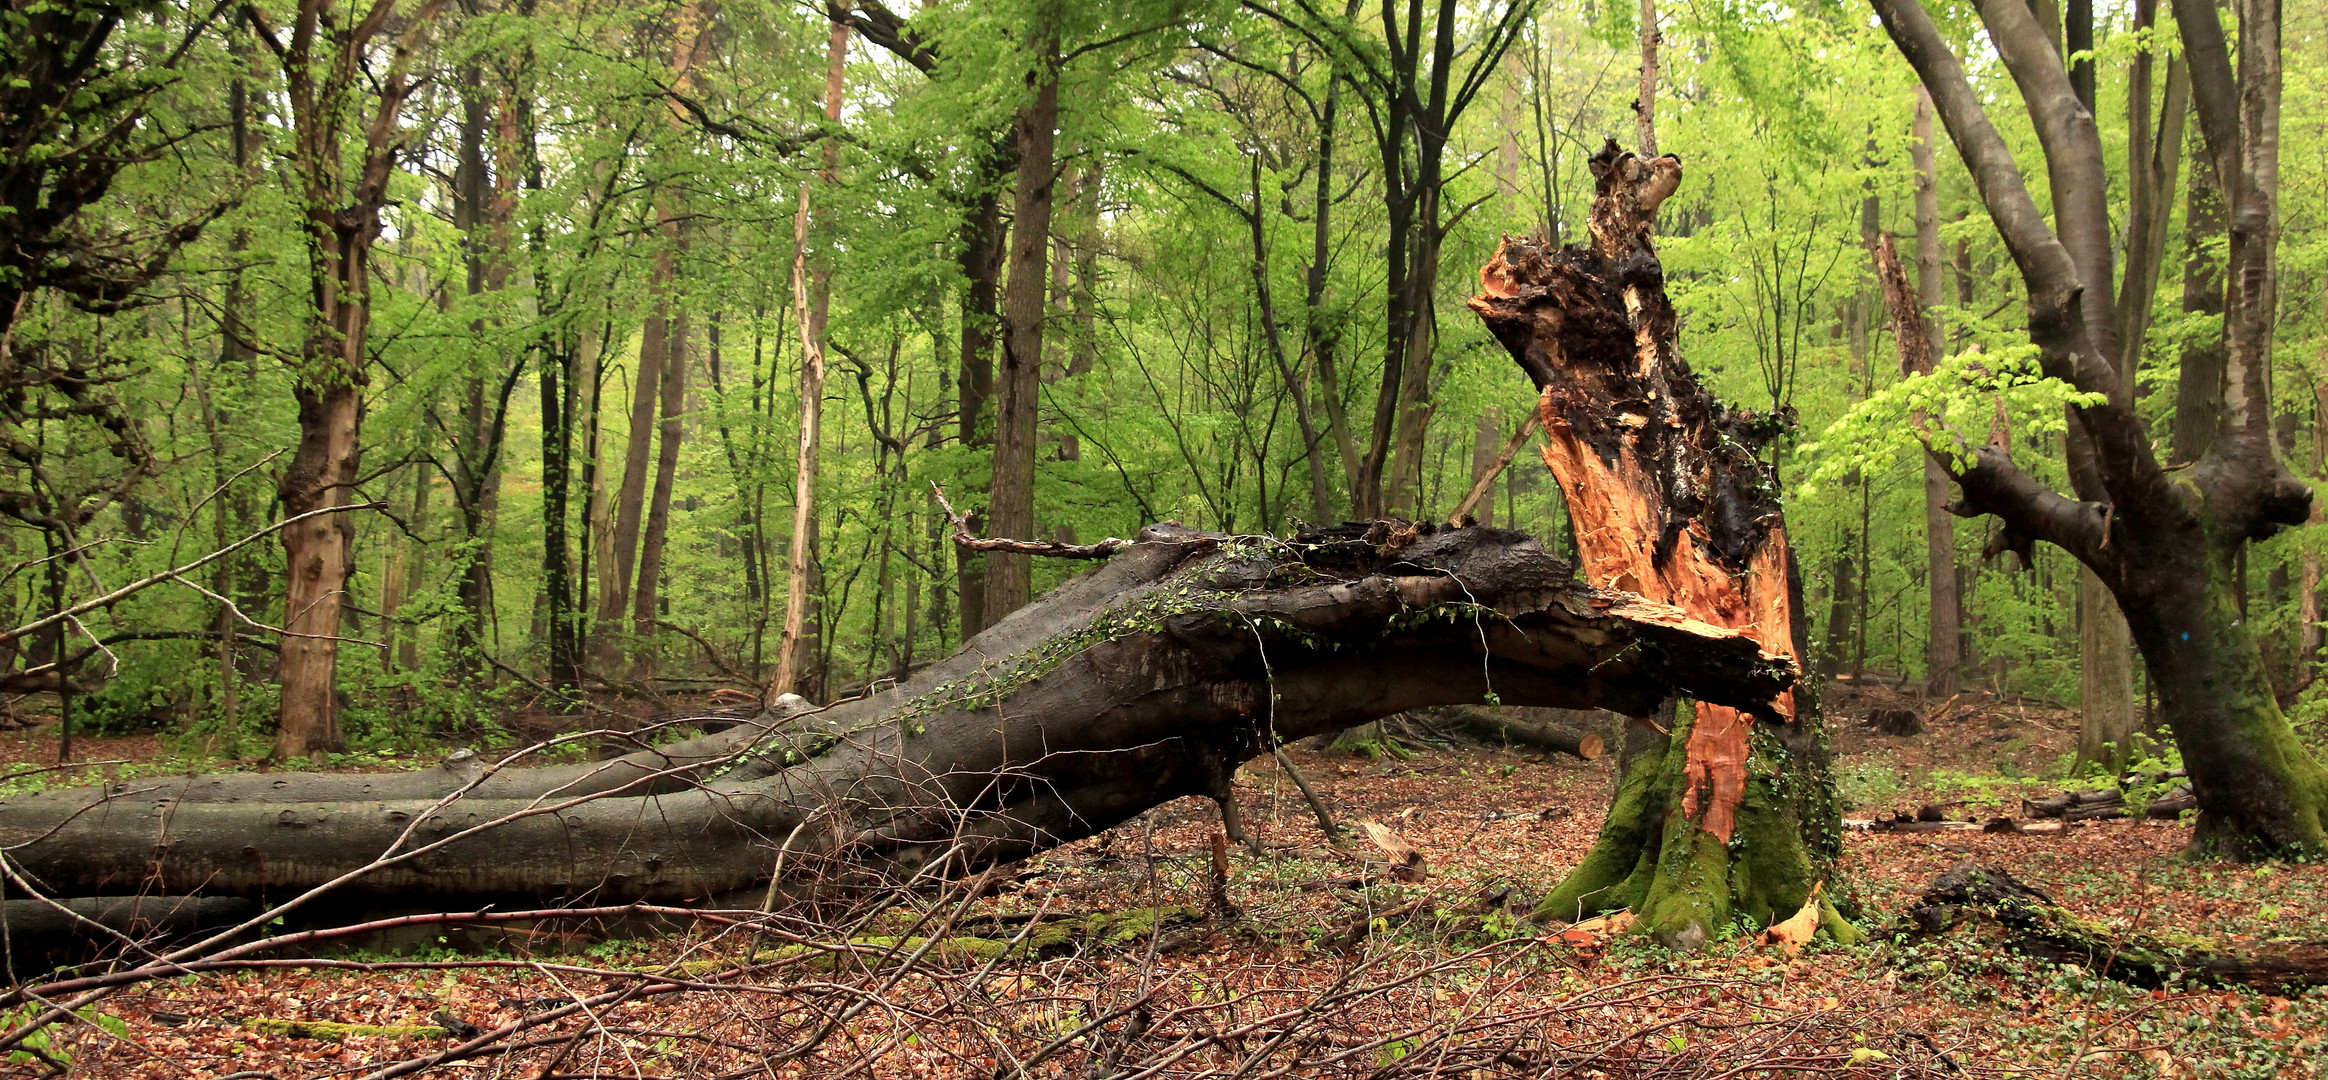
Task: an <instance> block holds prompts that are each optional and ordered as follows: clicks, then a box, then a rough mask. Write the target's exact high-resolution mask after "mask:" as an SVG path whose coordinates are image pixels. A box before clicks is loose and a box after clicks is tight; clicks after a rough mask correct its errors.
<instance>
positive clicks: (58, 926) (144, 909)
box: [0, 896, 258, 972]
mask: <svg viewBox="0 0 2328 1080" xmlns="http://www.w3.org/2000/svg"><path fill="white" fill-rule="evenodd" d="M257 912H258V907H257V906H256V905H254V904H252V903H251V902H250V901H249V900H246V899H243V898H242V897H239V896H106V897H83V898H80V899H73V900H64V901H58V902H51V901H48V900H8V901H0V931H4V932H5V933H6V935H7V949H6V953H7V961H8V968H9V970H11V971H18V972H22V971H38V970H45V969H47V968H50V967H53V966H55V965H56V964H59V963H63V962H66V961H68V960H70V959H72V958H74V957H76V956H79V955H85V953H86V950H87V948H88V947H89V945H90V944H95V945H96V946H98V947H100V948H103V947H106V946H109V945H110V946H118V945H120V944H122V943H123V942H125V941H136V942H138V943H139V946H140V947H141V948H144V949H151V948H155V947H157V946H161V945H166V944H167V943H169V942H171V941H175V940H179V939H182V938H186V937H189V936H192V935H195V934H200V933H207V932H210V931H214V930H223V929H226V928H228V927H231V926H233V925H235V924H236V923H239V922H241V921H243V920H244V919H247V918H250V917H251V916H252V915H254V914H257ZM92 923H94V924H96V925H95V926H92V925H90V924H92ZM107 931H110V932H111V933H108V932H107ZM116 935H119V936H116ZM132 951H133V954H134V958H138V959H142V958H143V953H142V952H137V951H136V950H132Z"/></svg>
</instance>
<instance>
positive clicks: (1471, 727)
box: [1430, 705, 1604, 761]
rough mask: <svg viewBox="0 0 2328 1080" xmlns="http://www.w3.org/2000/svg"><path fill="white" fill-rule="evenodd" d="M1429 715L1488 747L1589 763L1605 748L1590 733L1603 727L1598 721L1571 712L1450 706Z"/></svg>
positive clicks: (1594, 717) (1594, 733) (1569, 710)
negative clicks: (1549, 752)
mask: <svg viewBox="0 0 2328 1080" xmlns="http://www.w3.org/2000/svg"><path fill="white" fill-rule="evenodd" d="M1430 715H1431V716H1432V718H1433V719H1437V720H1441V721H1444V722H1446V723H1447V724H1449V725H1451V726H1453V727H1454V728H1456V729H1457V730H1458V731H1461V732H1462V733H1463V734H1464V735H1467V736H1469V737H1471V738H1474V739H1477V740H1479V741H1481V742H1484V743H1487V744H1489V745H1491V746H1496V745H1500V746H1526V747H1530V748H1533V749H1537V750H1554V751H1558V752H1560V753H1563V754H1567V755H1569V756H1570V757H1577V758H1583V759H1584V760H1586V761H1591V760H1593V759H1595V758H1598V757H1600V756H1601V749H1602V747H1603V745H1604V743H1603V740H1602V738H1601V735H1600V733H1599V732H1597V731H1594V730H1593V728H1594V727H1600V726H1604V725H1602V724H1601V723H1600V722H1599V718H1598V717H1596V716H1594V715H1593V714H1591V713H1582V712H1577V711H1575V710H1571V709H1527V708H1516V707H1504V708H1491V707H1483V706H1474V705H1451V706H1448V707H1447V708H1444V709H1434V710H1432V712H1431V714H1430ZM1587 725H1589V726H1587Z"/></svg>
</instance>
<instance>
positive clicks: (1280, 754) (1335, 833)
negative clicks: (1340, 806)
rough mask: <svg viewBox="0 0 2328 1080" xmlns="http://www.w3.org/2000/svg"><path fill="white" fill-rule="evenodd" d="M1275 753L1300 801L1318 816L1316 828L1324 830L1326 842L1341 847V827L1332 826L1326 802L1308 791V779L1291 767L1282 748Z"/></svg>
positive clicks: (1291, 764)
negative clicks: (1290, 779)
mask: <svg viewBox="0 0 2328 1080" xmlns="http://www.w3.org/2000/svg"><path fill="white" fill-rule="evenodd" d="M1276 753H1277V767H1278V768H1280V769H1283V770H1285V775H1286V776H1288V777H1291V778H1292V779H1293V786H1294V787H1296V788H1299V789H1300V790H1301V801H1303V802H1306V803H1308V804H1309V808H1310V813H1313V814H1316V815H1317V816H1318V828H1319V829H1321V830H1324V832H1325V834H1326V842H1327V843H1329V844H1332V845H1334V846H1335V847H1341V846H1342V827H1341V826H1339V825H1336V824H1334V815H1333V813H1332V812H1331V811H1329V810H1327V809H1326V801H1325V800H1324V799H1321V798H1318V793H1317V792H1315V791H1313V790H1311V789H1310V786H1309V779H1308V778H1307V777H1304V776H1303V775H1302V774H1301V770H1300V769H1296V768H1294V767H1293V759H1292V758H1290V757H1287V756H1286V754H1285V748H1284V747H1282V746H1280V747H1277V748H1276Z"/></svg>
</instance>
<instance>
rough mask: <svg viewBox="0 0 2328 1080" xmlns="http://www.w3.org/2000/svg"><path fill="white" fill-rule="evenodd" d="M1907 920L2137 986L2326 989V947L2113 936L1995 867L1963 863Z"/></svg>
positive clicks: (1916, 927)
mask: <svg viewBox="0 0 2328 1080" xmlns="http://www.w3.org/2000/svg"><path fill="white" fill-rule="evenodd" d="M1905 921H1906V923H1907V926H1908V928H1909V929H1911V930H1912V931H1913V932H1915V933H1917V934H1919V935H1924V936H1931V935H1936V934H1941V933H1947V932H1952V931H1962V930H1964V929H1966V928H1968V927H1979V926H1983V925H1985V926H1992V927H1995V928H1996V929H1998V930H1999V931H2001V932H2002V934H2003V937H2004V941H2005V944H2006V946H2007V947H2008V948H2011V949H2012V950H2013V951H2015V952H2018V953H2021V954H2023V955H2026V956H2033V957H2037V958H2039V959H2043V960H2051V961H2054V962H2057V963H2074V964H2077V965H2079V966H2081V967H2083V968H2085V969H2086V970H2088V971H2091V972H2093V973H2094V974H2096V975H2099V976H2101V977H2102V978H2105V979H2115V980H2117V981H2119V982H2124V983H2131V984H2133V985H2135V986H2143V987H2163V986H2167V985H2169V984H2171V983H2174V982H2176V981H2185V980H2187V981H2191V982H2198V983H2206V984H2212V985H2217V986H2249V987H2254V988H2255V989H2257V990H2262V991H2265V992H2268V993H2282V994H2284V993H2289V992H2291V991H2296V990H2301V989H2304V988H2306V987H2313V986H2328V942H2320V941H2271V942H2259V943H2255V944H2254V945H2252V946H2248V947H2242V948H2238V949H2231V948H2226V947H2223V946H2220V945H2217V944H2215V943H2213V942H2209V941H2206V940H2204V939H2200V938H2196V937H2190V936H2186V935H2174V936H2172V937H2171V938H2170V937H2167V936H2162V935H2156V934H2143V933H2137V932H2132V931H2128V932H2125V933H2119V932H2115V931H2112V930H2109V929H2107V928H2105V927H2102V926H2100V925H2097V924H2095V923H2092V922H2090V921H2088V920H2084V919H2080V918H2078V917H2076V916H2075V915H2072V914H2071V913H2070V912H2069V911H2068V910H2067V909H2065V908H2063V907H2062V906H2061V905H2060V904H2059V903H2057V902H2056V901H2055V900H2054V899H2053V898H2052V897H2050V896H2047V895H2046V894H2045V893H2043V892H2041V891H2039V890H2037V889H2034V888H2032V887H2030V886H2028V885H2025V884H2023V883H2022V882H2020V881H2019V880H2017V879H2015V878H2014V877H2013V875H2012V874H2010V873H2007V872H2006V871H2005V870H2004V869H2002V868H2001V867H1995V866H1981V865H1975V864H1972V863H1965V864H1962V865H1959V866H1957V867H1955V868H1954V869H1951V870H1949V871H1948V872H1946V873H1943V874H1941V875H1940V876H1939V877H1938V878H1936V879H1934V880H1933V882H1932V884H1931V885H1930V886H1929V887H1928V888H1926V889H1925V890H1924V893H1923V896H1922V897H1921V898H1920V899H1919V900H1918V902H1917V904H1916V905H1915V906H1914V907H1912V908H1910V909H1908V912H1907V916H1906V920H1905Z"/></svg>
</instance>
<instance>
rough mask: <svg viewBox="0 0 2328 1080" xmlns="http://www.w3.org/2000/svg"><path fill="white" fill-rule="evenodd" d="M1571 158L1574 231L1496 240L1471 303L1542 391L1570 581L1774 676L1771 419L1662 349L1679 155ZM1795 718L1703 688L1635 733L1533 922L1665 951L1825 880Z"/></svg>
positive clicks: (1670, 349)
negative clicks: (1725, 637)
mask: <svg viewBox="0 0 2328 1080" xmlns="http://www.w3.org/2000/svg"><path fill="white" fill-rule="evenodd" d="M1591 165H1592V169H1593V174H1594V176H1595V178H1596V180H1597V193H1596V196H1595V198H1594V202H1593V208H1592V212H1591V216H1590V219H1589V225H1590V228H1591V233H1592V239H1591V243H1590V244H1589V245H1585V246H1572V247H1568V248H1565V249H1561V250H1557V251H1555V250H1551V249H1550V248H1548V247H1546V246H1545V245H1543V244H1540V243H1538V242H1535V241H1532V240H1520V239H1506V240H1505V241H1504V243H1503V246H1502V247H1500V248H1499V249H1498V250H1497V252H1496V254H1495V256H1494V258H1492V259H1491V260H1490V261H1489V262H1488V265H1487V267H1486V268H1485V269H1483V270H1481V271H1480V287H1481V294H1482V295H1480V296H1478V297H1475V298H1473V299H1472V301H1471V306H1472V308H1473V309H1474V310H1476V311H1478V312H1479V313H1480V315H1481V316H1482V317H1483V318H1485V319H1486V321H1487V325H1488V328H1489V329H1490V330H1491V331H1492V332H1493V333H1494V334H1495V335H1496V337H1497V338H1498V339H1499V340H1501V341H1502V342H1503V343H1504V345H1505V347H1506V348H1508V349H1510V350H1511V352H1512V355H1513V356H1514V358H1516V359H1517V360H1518V361H1519V364H1520V366H1521V368H1523V369H1524V370H1526V371H1527V373H1528V376H1529V377H1530V378H1531V379H1532V380H1534V382H1535V384H1536V385H1537V386H1538V387H1539V388H1540V389H1541V391H1542V394H1541V397H1540V399H1539V403H1538V411H1539V413H1540V415H1541V417H1542V420H1543V426H1544V432H1545V441H1546V446H1545V448H1544V450H1543V456H1544V461H1545V463H1546V464H1547V465H1549V466H1550V467H1551V469H1552V472H1553V475H1554V476H1555V477H1556V478H1557V479H1558V480H1559V483H1560V487H1561V493H1562V495H1563V496H1564V497H1565V499H1566V502H1567V506H1568V512H1569V517H1570V520H1571V522H1572V523H1573V524H1574V526H1575V532H1576V546H1577V551H1578V553H1579V562H1580V564H1581V565H1580V567H1579V573H1580V574H1581V575H1582V576H1583V577H1584V578H1585V580H1586V581H1588V582H1591V583H1594V584H1599V585H1604V586H1607V587H1610V588H1617V589H1625V590H1631V591H1638V592H1640V593H1641V594H1642V595H1644V596H1646V597H1649V598H1651V599H1653V600H1656V601H1659V602H1664V603H1671V604H1674V605H1675V606H1677V607H1680V608H1682V609H1684V610H1686V611H1688V612H1690V613H1691V615H1692V616H1694V617H1696V618H1698V619H1701V620H1704V621H1706V622H1708V623H1712V624H1715V625H1720V626H1726V627H1731V628H1735V629H1737V630H1740V631H1742V632H1744V633H1746V634H1748V635H1749V636H1751V637H1753V638H1754V639H1755V640H1757V641H1759V642H1761V643H1763V647H1765V648H1767V649H1769V650H1771V653H1772V655H1773V658H1774V659H1776V660H1779V661H1781V662H1784V663H1786V664H1788V666H1789V667H1791V666H1792V665H1793V657H1794V656H1795V655H1796V652H1797V647H1796V641H1797V637H1798V627H1797V623H1798V619H1797V618H1796V608H1797V601H1796V598H1795V588H1796V583H1795V578H1794V567H1793V560H1792V555H1791V553H1790V552H1789V550H1788V548H1787V544H1786V533H1785V528H1784V524H1783V521H1782V519H1781V516H1780V512H1779V507H1778V503H1777V498H1776V489H1775V486H1774V485H1773V482H1772V480H1771V478H1770V477H1769V475H1768V473H1767V471H1766V469H1765V467H1764V465H1763V464H1762V463H1761V462H1760V461H1758V460H1757V459H1756V457H1755V451H1756V448H1757V447H1759V446H1760V445H1762V444H1763V443H1764V442H1766V441H1768V438H1769V436H1770V435H1772V434H1774V433H1775V432H1776V431H1777V430H1778V425H1777V424H1775V423H1773V422H1772V418H1769V417H1763V416H1757V415H1755V414H1753V413H1743V412H1742V413H1733V412H1732V411H1730V410H1729V409H1727V408H1726V407H1724V406H1723V405H1722V404H1721V403H1720V402H1718V401H1716V400H1715V399H1714V398H1713V397H1712V396H1711V395H1710V394H1708V393H1707V392H1706V391H1705V390H1704V388H1703V387H1701V386H1699V385H1698V382H1697V380H1696V378H1695V377H1694V376H1692V375H1691V374H1690V372H1689V369H1688V367H1687V365H1685V364H1684V363H1683V362H1682V361H1681V358H1680V356H1679V355H1678V354H1677V353H1676V352H1675V351H1674V336H1675V325H1676V324H1675V317H1674V312H1673V307H1672V305H1671V304H1670V303H1669V302H1668V301H1667V299H1666V296H1665V287H1664V269H1663V267H1662V266H1661V265H1660V264H1659V263H1658V260H1657V253H1656V250H1655V247H1654V245H1653V243H1652V236H1653V232H1654V228H1653V226H1654V220H1655V214H1656V211H1657V206H1658V204H1659V203H1661V202H1662V201H1664V199H1665V198H1666V197H1667V196H1669V195H1671V194H1672V193H1673V191H1674V190H1675V189H1676V188H1677V187H1678V186H1679V185H1680V183H1681V162H1680V160H1679V159H1677V158H1674V157H1672V156H1670V155H1669V156H1665V157H1660V158H1655V159H1644V158H1641V157H1639V156H1636V155H1634V154H1632V153H1629V152H1623V151H1621V150H1619V148H1618V147H1617V146H1616V144H1615V143H1614V142H1613V141H1612V142H1610V143H1609V144H1608V145H1607V146H1606V147H1605V148H1604V149H1603V150H1602V151H1601V152H1600V153H1599V154H1597V155H1595V156H1594V157H1593V159H1592V161H1591ZM1799 711H1801V710H1798V708H1797V701H1796V697H1795V695H1794V694H1793V693H1792V692H1789V693H1787V694H1783V695H1781V696H1780V697H1779V698H1778V699H1777V700H1776V701H1774V702H1773V705H1772V708H1771V709H1770V710H1768V711H1767V715H1768V717H1769V719H1771V720H1773V721H1775V722H1774V723H1772V724H1769V725H1757V724H1755V723H1754V722H1753V720H1752V719H1751V718H1750V717H1749V716H1748V715H1747V714H1746V713H1744V712H1741V711H1739V710H1737V709H1735V708H1732V707H1729V706H1727V705H1725V704H1723V703H1720V702H1716V701H1710V700H1705V699H1702V698H1701V699H1700V700H1699V701H1698V702H1697V703H1696V704H1695V706H1694V707H1692V708H1687V709H1684V710H1682V712H1681V714H1680V716H1679V717H1678V719H1677V720H1676V722H1675V724H1674V726H1673V727H1672V728H1671V729H1670V730H1669V729H1666V728H1663V727H1659V726H1656V725H1654V724H1652V723H1647V722H1644V723H1642V724H1639V725H1635V726H1634V729H1633V730H1632V731H1631V732H1629V733H1628V736H1627V739H1626V748H1625V749H1626V753H1625V761H1624V765H1625V767H1624V770H1623V778H1622V780H1621V781H1620V787H1619V791H1618V796H1617V803H1616V806H1615V807H1614V808H1613V809H1612V810H1611V811H1610V817H1609V822H1608V824H1607V825H1606V826H1605V827H1604V828H1603V830H1602V833H1601V837H1600V840H1599V842H1598V843H1597V844H1596V845H1595V847H1594V849H1593V851H1592V852H1591V854H1589V855H1587V856H1586V858H1585V861H1584V863H1583V864H1582V865H1581V866H1579V867H1578V868H1577V870H1576V871H1575V872H1574V873H1573V874H1571V875H1570V876H1569V878H1568V880H1567V881H1565V882H1563V883H1562V884H1561V885H1560V887H1559V888H1557V889H1555V890H1554V891H1553V892H1552V894H1551V895H1550V896H1548V897H1547V898H1546V899H1545V901H1544V904H1543V905H1542V907H1541V908H1540V909H1539V913H1540V914H1542V915H1545V916H1549V917H1557V918H1563V919H1577V918H1582V917H1584V916H1586V915H1589V914H1592V913H1595V912H1600V911H1610V910H1615V909H1618V908H1628V907H1629V908H1631V909H1633V910H1634V911H1635V912H1636V913H1638V914H1639V915H1640V916H1641V918H1642V920H1643V926H1644V928H1645V929H1647V930H1649V931H1650V932H1651V933H1654V934H1656V935H1657V936H1658V937H1659V938H1661V939H1662V940H1664V941H1666V942H1667V943H1668V944H1671V945H1673V946H1676V947H1681V948H1694V947H1696V946H1698V945H1701V944H1703V943H1704V942H1705V941H1707V940H1708V939H1709V938H1711V937H1713V936H1715V935H1717V934H1720V933H1722V932H1724V931H1725V930H1727V929H1728V928H1729V927H1730V925H1731V923H1732V921H1733V919H1744V920H1747V921H1750V922H1752V923H1753V924H1754V925H1755V926H1756V927H1757V928H1760V927H1763V926H1768V925H1770V924H1771V923H1772V922H1774V921H1776V920H1777V919H1781V918H1784V917H1786V916H1787V915H1790V914H1792V913H1794V912H1795V911H1796V910H1798V909H1800V908H1801V907H1802V905H1803V903H1804V901H1805V899H1806V898H1807V897H1809V896H1810V895H1811V889H1812V886H1813V885H1814V884H1815V883H1817V882H1819V881H1820V880H1822V879H1823V878H1824V877H1825V875H1826V864H1827V863H1829V862H1830V861H1831V860H1832V857H1833V854H1834V846H1835V842H1836V839H1835V838H1836V835H1837V834H1836V829H1837V820H1836V813H1835V809H1834V806H1833V803H1832V800H1831V798H1830V797H1829V795H1828V785H1827V783H1826V779H1825V776H1826V773H1825V767H1824V759H1823V757H1822V756H1821V752H1820V751H1819V749H1818V740H1817V738H1816V730H1815V721H1814V720H1813V718H1812V717H1810V716H1808V715H1802V716H1798V712H1799ZM1828 921H1829V925H1830V927H1831V928H1832V929H1833V930H1834V931H1835V932H1837V933H1845V934H1847V933H1849V932H1850V931H1849V930H1848V929H1847V924H1845V923H1844V922H1843V921H1842V919H1841V918H1840V917H1830V919H1829V920H1828Z"/></svg>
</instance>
